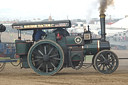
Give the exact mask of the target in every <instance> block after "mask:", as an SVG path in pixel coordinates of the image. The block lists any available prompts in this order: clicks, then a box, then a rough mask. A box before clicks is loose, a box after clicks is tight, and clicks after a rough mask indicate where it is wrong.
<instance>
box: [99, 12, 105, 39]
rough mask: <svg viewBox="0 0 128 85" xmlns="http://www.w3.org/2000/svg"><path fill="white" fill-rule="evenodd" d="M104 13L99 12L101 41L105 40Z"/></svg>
mask: <svg viewBox="0 0 128 85" xmlns="http://www.w3.org/2000/svg"><path fill="white" fill-rule="evenodd" d="M105 16H106V15H105V14H100V25H101V41H105V40H106V32H105Z"/></svg>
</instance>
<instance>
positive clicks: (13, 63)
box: [11, 59, 21, 67]
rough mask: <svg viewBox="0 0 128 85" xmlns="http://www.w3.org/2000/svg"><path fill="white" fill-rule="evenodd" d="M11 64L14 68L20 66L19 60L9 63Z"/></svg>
mask: <svg viewBox="0 0 128 85" xmlns="http://www.w3.org/2000/svg"><path fill="white" fill-rule="evenodd" d="M11 64H12V65H13V66H15V67H17V66H19V65H20V64H21V61H20V59H18V60H17V62H11Z"/></svg>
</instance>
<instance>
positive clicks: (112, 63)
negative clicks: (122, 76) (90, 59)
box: [94, 50, 119, 74]
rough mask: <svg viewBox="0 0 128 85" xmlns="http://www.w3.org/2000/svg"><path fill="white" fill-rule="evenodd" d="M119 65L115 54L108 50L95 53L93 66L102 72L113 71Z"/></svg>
mask: <svg viewBox="0 0 128 85" xmlns="http://www.w3.org/2000/svg"><path fill="white" fill-rule="evenodd" d="M118 65H119V60H118V57H117V55H116V54H115V53H114V52H112V51H110V50H103V51H100V52H99V53H97V54H96V56H95V58H94V66H95V68H96V70H97V71H99V72H100V73H103V74H110V73H113V72H114V71H115V70H116V69H117V68H118Z"/></svg>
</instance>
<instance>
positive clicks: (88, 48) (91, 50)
mask: <svg viewBox="0 0 128 85" xmlns="http://www.w3.org/2000/svg"><path fill="white" fill-rule="evenodd" d="M97 41H98V40H92V42H91V43H88V44H85V45H84V54H85V55H94V54H96V53H97V52H98V49H97V47H98V46H97Z"/></svg>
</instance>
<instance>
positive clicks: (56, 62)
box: [12, 14, 118, 75]
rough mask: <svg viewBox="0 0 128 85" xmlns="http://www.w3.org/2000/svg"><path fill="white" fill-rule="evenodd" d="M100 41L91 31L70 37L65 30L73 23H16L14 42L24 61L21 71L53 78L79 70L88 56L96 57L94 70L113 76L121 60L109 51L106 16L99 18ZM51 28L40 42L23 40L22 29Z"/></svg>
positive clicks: (66, 21)
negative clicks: (16, 35) (29, 71)
mask: <svg viewBox="0 0 128 85" xmlns="http://www.w3.org/2000/svg"><path fill="white" fill-rule="evenodd" d="M100 20H101V39H92V38H91V32H90V31H89V30H88V31H84V32H83V34H82V35H74V36H70V34H69V33H68V31H67V30H66V28H70V27H71V22H70V20H62V21H47V22H27V23H14V24H13V25H12V27H13V28H14V29H17V30H18V38H19V40H16V41H15V44H16V54H17V55H19V56H20V58H21V59H22V68H29V67H30V68H32V69H33V70H34V71H35V72H36V73H37V74H39V75H54V74H56V73H57V72H59V71H60V70H61V69H63V68H64V67H72V68H73V69H80V68H81V67H82V66H83V62H84V59H85V57H86V55H93V58H92V63H93V67H94V68H95V69H96V70H97V71H98V72H100V73H104V74H110V73H113V72H114V71H115V70H116V69H117V67H118V57H117V55H116V54H115V53H113V52H112V51H110V44H109V42H108V41H106V39H105V38H106V37H105V35H106V34H105V15H104V14H101V15H100ZM36 29H48V30H49V29H51V30H54V31H52V32H51V33H47V34H46V35H45V36H43V39H41V40H39V41H28V40H26V41H25V40H21V31H22V30H36Z"/></svg>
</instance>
